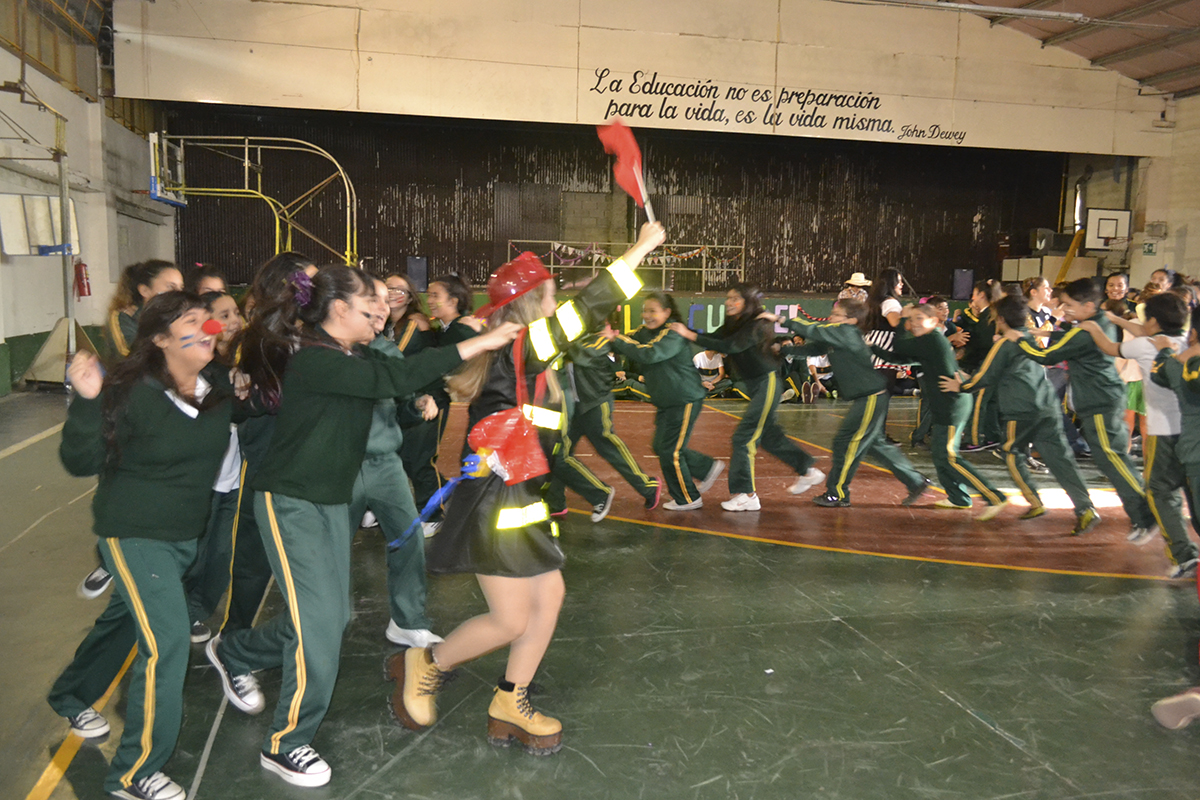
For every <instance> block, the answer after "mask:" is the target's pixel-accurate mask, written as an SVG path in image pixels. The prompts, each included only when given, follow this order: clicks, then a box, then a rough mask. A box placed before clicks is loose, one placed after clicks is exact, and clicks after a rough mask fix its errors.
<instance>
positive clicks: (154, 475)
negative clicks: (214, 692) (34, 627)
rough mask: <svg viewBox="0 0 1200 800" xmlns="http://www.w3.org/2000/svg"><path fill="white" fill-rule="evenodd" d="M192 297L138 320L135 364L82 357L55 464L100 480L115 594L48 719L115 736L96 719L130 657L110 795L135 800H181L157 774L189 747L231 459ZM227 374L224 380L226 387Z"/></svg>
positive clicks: (100, 526)
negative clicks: (195, 670)
mask: <svg viewBox="0 0 1200 800" xmlns="http://www.w3.org/2000/svg"><path fill="white" fill-rule="evenodd" d="M208 319H209V315H208V312H207V311H206V310H205V308H204V304H203V303H202V302H201V301H200V300H199V298H197V297H196V296H195V295H190V294H185V293H184V292H175V291H172V292H167V293H164V294H161V295H159V296H157V297H155V298H153V299H151V300H149V301H148V302H147V303H146V304H145V306H144V307H143V309H142V313H141V315H140V319H139V321H138V328H137V335H136V336H135V338H134V339H133V341H132V342H131V343H130V345H131V346H130V350H129V354H128V356H127V357H126V358H125V359H124V360H123V361H121V362H120V363H119V364H118V365H117V366H116V367H114V368H113V369H112V370H111V371H110V372H109V373H108V375H107V377H103V378H102V377H101V375H102V371H101V369H100V365H99V362H98V361H97V360H96V359H95V358H94V357H93V356H91V355H89V354H87V353H80V354H79V355H77V356H76V358H75V359H74V360H73V361H72V362H71V366H70V368H69V370H68V377H69V378H70V380H71V382H72V384H73V385H74V387H75V390H76V392H77V395H76V397H75V398H74V400H73V401H72V403H71V405H70V408H69V409H68V412H67V422H66V425H65V426H64V427H63V438H62V445H61V446H60V448H59V455H60V457H61V458H62V462H63V466H65V467H66V468H67V471H68V472H70V473H71V474H73V475H99V476H100V478H99V484H98V486H97V489H96V496H95V498H94V500H93V501H92V511H93V513H94V515H95V533H96V535H97V536H98V537H100V543H99V544H100V551H101V554H102V556H103V558H104V563H105V566H106V567H107V569H108V571H109V572H111V573H112V574H113V577H114V583H115V589H114V591H113V594H112V597H111V598H110V600H109V603H108V607H107V608H105V610H104V612H103V613H102V614H101V615H100V617H99V618H98V619H97V620H96V624H95V625H94V626H93V628H92V630H91V632H90V633H88V635H87V637H86V638H85V639H84V640H83V643H82V644H80V645H79V649H78V650H76V652H75V658H74V660H73V661H72V662H71V665H70V666H68V667H67V669H66V670H65V671H64V672H63V673H62V675H61V676H59V678H58V680H57V681H55V683H54V687H53V688H52V689H51V692H50V697H49V701H50V705H51V707H53V708H54V710H55V711H56V712H57V713H59V714H61V715H62V716H64V717H67V718H69V719H70V721H71V726H72V729H73V730H74V731H75V733H77V734H78V735H80V736H83V737H85V738H95V737H100V736H104V735H106V734H107V733H108V730H109V728H108V723H107V722H105V721H104V719H103V717H100V716H99V714H97V713H96V712H95V710H93V709H92V708H91V706H92V704H93V703H95V702H96V701H97V700H98V699H99V698H100V697H101V696H102V695H103V694H104V692H105V691H106V689H107V687H108V686H109V685H110V684H111V682H112V681H113V680H114V678H115V677H116V675H117V673H118V672H119V671H120V669H121V666H122V664H123V662H124V661H125V659H126V658H127V657H128V656H129V653H130V647H131V639H132V638H133V637H130V636H129V631H130V630H133V631H135V632H136V633H135V636H136V642H137V656H136V658H135V659H134V662H133V666H132V668H131V671H130V683H129V688H128V690H127V692H126V695H125V696H126V701H127V708H126V712H125V730H124V732H123V733H122V735H121V742H120V744H119V745H118V746H117V750H116V752H115V753H114V754H113V758H112V763H111V764H110V765H109V770H108V775H107V777H106V778H105V780H104V789H105V791H107V792H109V793H110V794H113V795H114V796H116V797H123V798H127V799H128V800H146V798H154V799H155V800H181V799H182V798H183V797H184V791H183V789H182V788H181V787H180V786H179V785H178V784H176V783H174V782H173V781H171V780H170V779H169V778H167V777H166V776H165V775H163V774H162V772H161V771H160V770H161V768H162V767H163V765H164V764H166V762H167V759H168V758H169V757H170V756H171V752H172V751H173V750H174V749H175V742H176V739H177V738H178V735H179V726H180V722H181V720H182V714H183V680H184V675H185V674H186V672H187V662H188V653H189V650H190V641H189V636H188V629H189V622H188V607H187V600H186V598H185V596H184V587H183V575H184V572H185V571H186V570H187V568H188V567H189V566H190V565H191V563H192V561H193V560H194V559H195V557H196V540H197V539H198V538H199V537H200V535H201V534H203V533H204V526H205V521H206V519H207V517H208V512H209V505H210V503H211V502H212V485H213V479H214V478H215V477H216V475H217V470H218V468H219V467H220V465H221V461H222V458H223V457H224V455H225V450H226V448H227V447H228V446H229V423H230V421H231V419H232V404H231V399H230V398H231V392H230V391H229V387H228V384H227V383H226V385H225V386H220V385H213V384H210V383H209V381H208V380H205V378H204V377H202V376H201V374H200V373H201V371H202V370H203V369H204V367H205V366H206V365H207V364H208V362H209V361H210V360H211V359H212V353H213V343H214V339H215V336H213V335H212V334H209V333H206V332H205V331H204V330H203V328H202V326H203V325H204V323H205V322H206V321H208ZM218 374H219V373H218Z"/></svg>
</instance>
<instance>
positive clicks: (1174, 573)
mask: <svg viewBox="0 0 1200 800" xmlns="http://www.w3.org/2000/svg"><path fill="white" fill-rule="evenodd" d="M1197 565H1200V560H1197V559H1195V558H1193V559H1191V560H1189V561H1184V562H1183V563H1182V564H1176V565H1175V566H1174V567H1172V568H1171V571H1170V572H1168V573H1167V577H1168V578H1170V579H1171V580H1173V581H1178V580H1183V579H1184V578H1194V577H1196V567H1197Z"/></svg>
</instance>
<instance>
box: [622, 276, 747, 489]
mask: <svg viewBox="0 0 1200 800" xmlns="http://www.w3.org/2000/svg"><path fill="white" fill-rule="evenodd" d="M672 321H676V322H678V321H680V316H679V311H678V310H677V309H676V308H675V300H674V298H672V297H671V296H670V295H668V294H665V293H663V292H651V293H650V294H648V295H647V296H646V298H645V300H644V301H643V302H642V326H641V327H640V328H638V329H637V330H635V331H634V332H633V333H632V334H630V335H629V336H626V335H625V334H619V333H616V332H612V333H611V336H612V347H613V350H614V351H616V352H617V353H620V354H621V355H623V356H625V357H626V358H628V359H630V360H632V361H636V362H637V363H638V364H640V365H641V369H642V376H643V377H644V378H645V381H646V389H647V390H648V391H649V394H650V402H652V403H654V406H655V408H656V409H657V412H656V413H655V415H654V454H655V455H656V456H658V463H659V465H660V466H661V467H662V471H663V479H664V480H665V481H666V482H667V491H668V492H670V494H671V499H670V500H668V501H667V502H665V503H663V508H665V509H668V510H669V511H692V510H694V509H697V508H700V507H701V506H703V505H704V500H703V499H701V497H700V495H701V494H702V493H704V492H706V491H708V489H709V488H710V487H711V486H712V485H713V483H714V482H716V480H717V476H718V475H720V474H721V470H723V469H724V468H725V465H724V464H723V463H722V462H720V461H716V460H714V459H713V458H712V457H711V456H706V455H704V454H703V453H698V452H696V451H695V450H692V449H690V448H688V440H690V439H691V438H692V429H693V428H694V427H695V426H696V418H697V417H698V416H699V414H700V408H701V407H702V406H703V405H704V394H705V392H704V385H703V384H701V383H700V373H699V372H697V371H696V367H695V365H694V364H692V348H691V346H690V345H689V344H688V342H687V340H686V339H684V338H683V337H682V336H680V335H679V334H678V333H676V332H675V331H673V330H671V326H670V323H671V322H672ZM699 475H703V476H704V477H703V478H702V479H701V481H700V483H699V485H697V484H696V481H695V478H696V476H699Z"/></svg>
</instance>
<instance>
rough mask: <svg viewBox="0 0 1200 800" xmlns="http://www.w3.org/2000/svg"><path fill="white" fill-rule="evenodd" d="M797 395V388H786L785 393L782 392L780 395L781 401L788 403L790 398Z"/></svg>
mask: <svg viewBox="0 0 1200 800" xmlns="http://www.w3.org/2000/svg"><path fill="white" fill-rule="evenodd" d="M795 396H796V390H795V389H785V390H784V392H783V394H781V395H780V396H779V402H781V403H786V402H787V401H788V400H791V399H792V398H793V397H795Z"/></svg>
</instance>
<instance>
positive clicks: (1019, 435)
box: [1001, 407, 1093, 516]
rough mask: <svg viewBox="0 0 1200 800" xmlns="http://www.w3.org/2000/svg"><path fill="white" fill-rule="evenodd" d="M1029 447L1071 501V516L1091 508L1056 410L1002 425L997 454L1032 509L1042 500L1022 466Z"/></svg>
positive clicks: (1040, 503) (1060, 417)
mask: <svg viewBox="0 0 1200 800" xmlns="http://www.w3.org/2000/svg"><path fill="white" fill-rule="evenodd" d="M1031 444H1032V445H1033V447H1034V449H1036V450H1037V453H1038V457H1039V458H1040V459H1041V460H1042V463H1044V464H1045V465H1046V468H1047V469H1049V470H1050V474H1051V475H1053V476H1054V480H1056V481H1058V485H1059V486H1061V487H1062V488H1063V491H1065V492H1066V493H1067V497H1069V498H1071V503H1072V505H1074V506H1075V515H1076V516H1079V515H1080V514H1082V513H1083V512H1085V511H1087V510H1088V509H1090V508H1092V507H1093V506H1092V498H1091V497H1090V496H1089V495H1088V490H1087V484H1086V483H1085V482H1084V480H1083V475H1082V474H1081V473H1080V472H1079V467H1078V466H1077V465H1076V463H1075V457H1074V456H1073V455H1072V454H1071V449H1070V448H1069V447H1068V446H1067V437H1066V436H1065V435H1064V434H1063V428H1062V416H1061V415H1060V414H1059V413H1058V408H1057V407H1056V408H1055V409H1054V410H1053V411H1052V412H1051V413H1049V414H1046V415H1044V416H1040V417H1029V418H1026V419H1010V420H1005V422H1004V442H1003V444H1002V445H1001V453H1003V455H1004V463H1005V465H1006V466H1007V467H1008V474H1009V475H1011V476H1012V479H1013V480H1014V481H1016V483H1017V487H1018V488H1019V489H1020V490H1021V494H1022V495H1024V497H1025V500H1026V501H1028V503H1029V505H1031V506H1033V507H1035V508H1036V507H1037V506H1040V505H1042V498H1041V496H1040V495H1039V494H1038V490H1037V485H1036V484H1034V482H1033V477H1032V476H1031V475H1030V474H1029V468H1028V467H1027V466H1026V465H1025V454H1026V452H1028V448H1029V445H1031Z"/></svg>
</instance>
